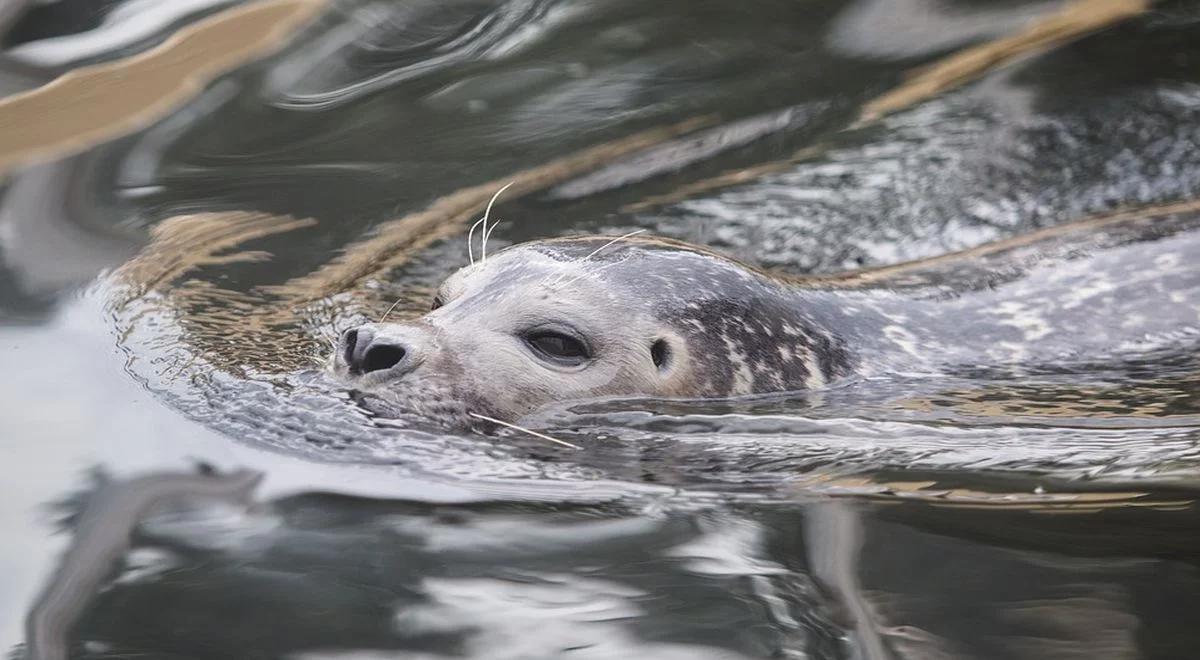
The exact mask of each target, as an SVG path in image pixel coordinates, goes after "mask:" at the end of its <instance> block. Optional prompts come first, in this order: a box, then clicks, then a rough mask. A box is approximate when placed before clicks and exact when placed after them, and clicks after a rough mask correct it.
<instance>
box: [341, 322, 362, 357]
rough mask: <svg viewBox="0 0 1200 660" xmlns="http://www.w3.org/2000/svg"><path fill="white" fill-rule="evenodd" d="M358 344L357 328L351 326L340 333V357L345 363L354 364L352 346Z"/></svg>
mask: <svg viewBox="0 0 1200 660" xmlns="http://www.w3.org/2000/svg"><path fill="white" fill-rule="evenodd" d="M357 345H358V330H357V329H355V328H351V329H349V330H347V331H346V332H344V333H342V347H343V348H342V359H344V360H345V361H346V364H354V347H355V346H357Z"/></svg>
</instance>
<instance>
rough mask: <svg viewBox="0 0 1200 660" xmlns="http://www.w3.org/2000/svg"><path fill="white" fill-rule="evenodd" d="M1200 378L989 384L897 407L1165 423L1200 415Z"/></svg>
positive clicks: (904, 402)
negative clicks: (1117, 382) (1097, 383)
mask: <svg viewBox="0 0 1200 660" xmlns="http://www.w3.org/2000/svg"><path fill="white" fill-rule="evenodd" d="M1198 384H1200V374H1195V375H1191V376H1185V377H1173V378H1170V379H1164V380H1161V381H1156V382H1153V383H1146V384H1140V383H1125V384H1122V385H1120V386H1112V387H1097V386H1082V385H1069V386H1065V385H1049V384H1039V385H991V386H986V387H980V388H977V389H954V390H946V391H943V392H938V393H937V394H933V395H930V396H922V397H914V398H911V399H905V400H902V401H899V402H897V404H896V405H897V406H899V407H901V408H905V409H908V410H917V411H920V412H926V413H933V412H936V411H938V410H953V411H954V412H956V413H959V414H963V415H969V416H973V417H1003V418H1007V417H1011V416H1020V417H1024V418H1038V417H1043V418H1079V417H1087V418H1093V419H1105V418H1113V419H1120V418H1126V417H1141V418H1151V419H1163V418H1168V417H1176V416H1194V415H1195V414H1196V413H1197V412H1200V393H1198V389H1197V385H1198Z"/></svg>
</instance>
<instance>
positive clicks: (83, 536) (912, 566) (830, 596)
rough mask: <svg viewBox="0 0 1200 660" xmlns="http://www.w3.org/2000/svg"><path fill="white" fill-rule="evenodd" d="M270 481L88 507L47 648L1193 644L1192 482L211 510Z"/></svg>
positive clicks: (106, 498)
mask: <svg viewBox="0 0 1200 660" xmlns="http://www.w3.org/2000/svg"><path fill="white" fill-rule="evenodd" d="M257 478H258V477H257V476H256V475H255V474H254V473H252V472H242V473H234V474H230V475H228V476H219V475H195V476H185V475H180V474H152V475H145V476H142V477H138V478H134V479H129V480H124V481H120V482H116V483H107V484H104V485H103V486H101V487H99V488H98V489H97V490H96V491H94V493H92V494H91V496H90V497H87V498H80V500H79V501H82V502H87V504H86V505H85V506H84V507H83V508H82V510H81V511H78V512H75V514H74V515H73V516H71V517H69V518H68V520H69V521H70V522H69V523H68V526H69V527H70V528H71V529H72V530H73V533H74V535H75V536H74V540H73V544H72V548H71V549H70V550H69V551H68V552H67V554H66V555H65V557H64V561H63V563H62V566H61V567H60V569H59V570H58V571H57V572H56V573H55V574H54V576H53V578H52V582H51V585H50V586H49V587H48V589H47V590H46V592H45V594H46V595H45V596H44V597H43V598H42V599H41V600H40V601H39V603H38V605H37V606H36V607H35V609H34V610H33V611H32V612H31V615H30V620H29V621H30V626H31V632H32V633H34V634H33V636H31V638H30V639H31V642H32V643H33V644H35V645H37V646H35V647H34V648H35V649H36V650H37V653H35V655H34V656H33V657H36V658H56V657H63V656H62V655H61V654H60V653H59V651H60V650H61V647H60V646H56V645H55V643H56V642H57V643H59V644H61V643H62V641H63V640H64V639H65V638H64V632H65V631H66V630H67V629H68V628H73V629H74V635H73V636H72V638H73V639H77V640H78V642H77V643H75V644H74V645H73V647H74V650H73V652H72V657H81V658H90V657H114V656H124V655H147V654H148V655H150V656H153V657H173V656H175V655H184V656H187V657H203V658H209V657H211V658H219V657H230V656H238V655H244V654H254V655H261V656H262V657H304V658H343V657H397V656H396V653H397V652H399V651H403V652H405V653H404V655H403V657H429V658H436V657H472V658H528V657H547V658H550V657H560V656H561V655H562V654H565V653H571V654H572V655H579V656H580V657H596V658H612V657H635V656H636V657H647V658H684V657H687V658H697V657H712V658H718V657H719V658H730V657H734V658H740V657H822V658H834V657H863V658H930V657H946V658H950V657H954V658H963V657H966V658H974V657H988V658H1025V657H1076V655H1078V657H1089V658H1130V657H1171V655H1170V654H1171V650H1172V649H1178V648H1190V645H1191V644H1194V643H1196V642H1197V641H1200V640H1197V639H1196V637H1195V631H1194V630H1193V629H1192V628H1193V627H1192V626H1191V625H1190V620H1189V617H1188V616H1187V615H1186V613H1187V612H1189V611H1191V608H1193V607H1195V606H1196V605H1197V603H1196V602H1195V601H1196V598H1197V596H1196V594H1197V593H1200V592H1198V591H1197V587H1198V586H1200V584H1198V581H1200V575H1197V574H1196V571H1195V560H1196V559H1197V556H1196V552H1195V547H1194V543H1192V542H1191V540H1190V539H1191V537H1192V536H1194V534H1195V533H1196V532H1197V531H1198V530H1197V525H1198V524H1200V518H1198V517H1197V515H1196V514H1197V509H1196V506H1195V505H1194V504H1193V503H1192V501H1191V500H1190V498H1187V496H1186V494H1184V493H1180V494H1179V495H1182V496H1183V499H1177V500H1175V501H1170V502H1167V501H1163V502H1160V503H1154V502H1152V501H1145V502H1142V504H1143V505H1149V506H1150V507H1152V508H1146V507H1145V506H1140V507H1131V506H1130V505H1131V501H1130V499H1129V496H1128V495H1124V494H1121V493H1113V495H1112V496H1110V497H1096V498H1093V497H1087V496H1086V495H1070V494H1063V495H1061V496H1059V497H1058V499H1057V502H1058V503H1059V504H1060V505H1061V506H1059V507H1058V508H1054V507H1050V508H1043V503H1039V502H1038V501H1037V500H1036V499H1032V498H1031V499H1029V500H1026V501H1024V502H1022V501H1021V500H1020V499H1013V498H1011V497H1008V496H1000V495H993V496H990V497H989V496H988V495H987V494H985V493H977V494H976V496H977V499H976V503H975V505H973V506H970V507H956V508H931V507H930V506H928V505H923V504H916V503H913V502H907V503H905V502H904V500H903V498H901V499H896V498H894V497H893V498H883V499H881V500H879V501H878V503H876V504H868V503H865V502H861V501H859V502H853V501H842V500H835V501H826V500H817V501H811V502H806V501H805V500H804V499H800V500H793V501H792V502H790V503H781V504H778V505H773V506H765V507H764V506H740V505H733V506H715V507H714V506H711V505H709V506H703V505H702V506H697V505H696V502H695V501H694V500H690V501H682V500H679V499H678V496H673V497H669V498H668V499H666V500H664V499H663V498H661V497H654V498H651V499H644V498H636V497H626V498H622V499H621V500H618V501H614V502H612V503H609V504H591V505H565V504H563V503H561V502H557V501H543V502H539V501H528V500H527V501H523V502H521V501H512V500H491V501H484V502H479V503H478V504H471V505H446V504H443V505H438V504H431V503H426V502H420V501H411V500H410V501H404V500H392V499H368V498H364V497H361V496H355V495H353V494H352V491H347V492H343V493H336V492H303V493H297V494H293V495H289V496H283V497H276V498H271V499H264V500H260V501H258V502H255V503H254V504H252V505H251V506H250V507H249V508H245V509H243V508H236V507H235V508H230V507H222V508H213V507H211V506H208V507H197V506H196V504H197V503H198V502H202V501H204V500H202V499H200V498H201V497H205V498H211V497H213V496H219V497H225V498H227V497H234V499H237V498H242V497H244V496H245V495H246V493H247V492H248V489H249V488H252V487H253V484H254V482H255V480H256V479H257ZM897 487H899V484H897ZM165 501H170V502H175V503H176V504H175V505H174V506H172V507H170V508H167V509H163V508H162V504H163V503H164V502H165ZM1072 502H1073V503H1072ZM180 503H182V504H184V505H186V506H180ZM680 505H681V506H680ZM1055 511H1056V512H1057V513H1058V514H1059V515H1047V512H1055ZM126 543H128V544H129V545H128V547H126V545H125V544H126ZM122 551H123V552H122ZM112 562H115V564H114V569H111V570H110V569H108V568H106V567H107V566H108V565H109V564H110V563H112ZM110 572H113V573H114V575H115V577H114V578H113V579H112V580H111V582H109V584H108V586H107V587H106V588H105V589H104V590H103V591H101V592H99V593H95V592H94V587H95V586H96V585H97V584H98V578H99V577H100V576H102V575H105V574H107V573H110ZM948 585H953V587H952V588H950V589H947V586H948ZM67 593H72V594H73V597H72V598H65V597H63V595H64V594H67ZM163 603H171V607H169V608H164V607H162V604H163ZM81 612H82V617H81V618H80V620H79V622H78V624H77V626H71V624H72V623H73V619H74V618H75V617H76V616H77V615H78V614H79V613H81ZM1172 613H1174V614H1172ZM298 624H299V625H298Z"/></svg>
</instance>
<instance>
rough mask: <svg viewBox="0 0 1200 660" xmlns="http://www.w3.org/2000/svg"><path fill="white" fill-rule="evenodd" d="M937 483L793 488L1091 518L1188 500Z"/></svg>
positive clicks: (825, 480)
mask: <svg viewBox="0 0 1200 660" xmlns="http://www.w3.org/2000/svg"><path fill="white" fill-rule="evenodd" d="M937 483H938V482H936V481H920V482H880V481H875V480H873V479H871V478H870V477H863V476H845V477H838V476H833V475H818V476H813V477H808V478H805V479H803V480H800V481H798V482H797V483H796V485H795V488H796V489H797V490H798V491H799V492H803V493H811V494H818V495H825V496H833V497H849V498H854V499H865V500H873V501H877V502H880V503H892V504H899V503H901V502H908V501H919V502H922V503H925V504H931V505H934V506H949V507H954V508H966V509H989V510H999V509H1003V510H1021V511H1029V512H1031V513H1096V512H1099V511H1103V510H1105V509H1114V508H1126V507H1138V508H1152V509H1155V510H1163V511H1174V510H1178V509H1179V508H1180V507H1186V506H1189V505H1191V504H1192V503H1193V500H1189V499H1180V500H1157V499H1148V498H1151V493H1149V492H1139V491H1121V492H1116V491H1114V492H1108V491H1096V492H1082V491H1081V492H991V491H982V490H972V489H967V488H938V487H937Z"/></svg>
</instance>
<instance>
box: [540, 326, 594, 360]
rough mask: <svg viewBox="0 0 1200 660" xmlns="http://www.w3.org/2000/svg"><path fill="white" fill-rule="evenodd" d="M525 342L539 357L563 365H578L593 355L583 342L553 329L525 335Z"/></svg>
mask: <svg viewBox="0 0 1200 660" xmlns="http://www.w3.org/2000/svg"><path fill="white" fill-rule="evenodd" d="M525 343H526V344H529V347H530V348H531V349H533V352H534V353H536V354H537V355H538V357H540V358H542V359H544V360H546V361H549V362H553V363H555V364H560V365H563V366H570V367H574V366H578V365H581V364H583V363H584V362H586V361H587V360H588V358H589V357H591V356H590V355H588V350H587V346H584V345H583V342H581V341H579V340H578V339H576V338H574V337H572V336H570V335H564V334H562V333H561V332H555V331H553V330H538V331H536V332H531V333H529V334H527V335H525Z"/></svg>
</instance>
